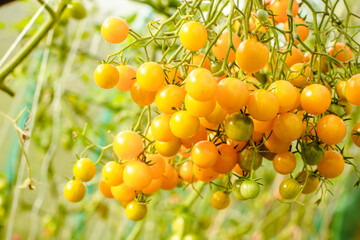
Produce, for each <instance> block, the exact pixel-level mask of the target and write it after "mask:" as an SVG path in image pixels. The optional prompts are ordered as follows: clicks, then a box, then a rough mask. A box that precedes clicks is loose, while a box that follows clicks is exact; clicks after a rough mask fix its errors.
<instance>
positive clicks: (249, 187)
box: [240, 180, 260, 199]
mask: <svg viewBox="0 0 360 240" xmlns="http://www.w3.org/2000/svg"><path fill="white" fill-rule="evenodd" d="M240 192H241V195H243V196H244V198H245V199H253V198H256V197H257V196H258V195H259V193H260V186H259V184H258V183H257V182H255V181H251V180H245V181H243V183H242V184H241V187H240Z"/></svg>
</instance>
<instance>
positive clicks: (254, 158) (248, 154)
mask: <svg viewBox="0 0 360 240" xmlns="http://www.w3.org/2000/svg"><path fill="white" fill-rule="evenodd" d="M238 163H239V166H240V168H241V169H242V170H244V171H247V172H250V171H251V165H252V169H253V170H256V169H258V168H259V167H260V166H261V163H262V156H261V155H260V153H258V152H255V150H254V149H253V148H245V149H244V150H242V151H241V152H240V154H239V159H238Z"/></svg>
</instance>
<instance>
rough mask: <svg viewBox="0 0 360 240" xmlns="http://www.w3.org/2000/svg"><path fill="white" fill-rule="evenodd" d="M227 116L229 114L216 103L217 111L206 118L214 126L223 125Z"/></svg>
mask: <svg viewBox="0 0 360 240" xmlns="http://www.w3.org/2000/svg"><path fill="white" fill-rule="evenodd" d="M226 116H227V112H226V111H225V109H223V108H222V107H221V106H220V104H218V103H216V106H215V109H214V110H213V111H212V112H211V113H210V114H209V115H208V116H207V117H206V120H207V121H209V122H210V123H213V124H216V125H218V124H220V123H222V122H223V121H224V120H225V118H226Z"/></svg>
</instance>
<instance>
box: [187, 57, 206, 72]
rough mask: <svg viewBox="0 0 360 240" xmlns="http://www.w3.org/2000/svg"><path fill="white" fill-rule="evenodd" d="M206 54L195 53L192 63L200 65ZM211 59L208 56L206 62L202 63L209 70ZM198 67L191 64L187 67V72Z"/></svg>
mask: <svg viewBox="0 0 360 240" xmlns="http://www.w3.org/2000/svg"><path fill="white" fill-rule="evenodd" d="M204 56H205V55H204V54H203V53H199V54H196V55H193V57H192V58H191V61H190V64H191V65H200V63H201V61H202V59H203V58H204ZM210 66H211V63H210V59H209V58H208V57H207V56H206V57H205V60H204V63H203V65H202V68H205V69H207V70H210ZM196 68H197V67H193V66H189V68H188V69H187V73H190V72H191V71H192V70H194V69H196Z"/></svg>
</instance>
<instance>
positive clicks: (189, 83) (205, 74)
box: [185, 68, 217, 101]
mask: <svg viewBox="0 0 360 240" xmlns="http://www.w3.org/2000/svg"><path fill="white" fill-rule="evenodd" d="M185 81H186V82H185V86H186V90H187V93H188V94H189V95H190V96H191V97H192V98H193V99H195V100H197V101H209V100H210V99H212V98H214V97H215V94H216V88H217V82H216V80H215V78H214V76H213V75H212V73H211V72H210V71H209V70H207V69H205V68H197V69H194V70H193V71H191V73H190V74H189V75H188V76H187V78H186V80H185Z"/></svg>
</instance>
